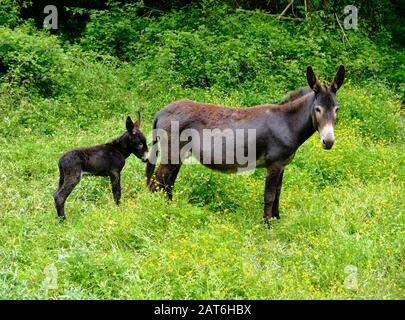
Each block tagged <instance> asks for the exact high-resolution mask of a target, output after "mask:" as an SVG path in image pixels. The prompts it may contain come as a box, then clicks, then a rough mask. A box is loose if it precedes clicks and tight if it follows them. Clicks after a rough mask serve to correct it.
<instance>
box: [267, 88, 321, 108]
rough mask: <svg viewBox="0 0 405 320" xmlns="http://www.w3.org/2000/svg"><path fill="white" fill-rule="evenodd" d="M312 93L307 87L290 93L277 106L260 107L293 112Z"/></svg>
mask: <svg viewBox="0 0 405 320" xmlns="http://www.w3.org/2000/svg"><path fill="white" fill-rule="evenodd" d="M312 92H313V91H312V90H311V89H310V88H309V87H303V88H300V89H297V90H294V91H291V92H290V93H289V94H287V95H286V96H285V97H284V99H283V100H282V101H281V102H280V103H279V104H265V105H261V106H265V107H270V108H271V109H272V110H280V111H285V112H294V111H296V110H298V109H300V108H301V107H302V106H303V105H304V103H305V101H306V99H308V95H309V94H310V93H312Z"/></svg>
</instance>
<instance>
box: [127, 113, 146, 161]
mask: <svg viewBox="0 0 405 320" xmlns="http://www.w3.org/2000/svg"><path fill="white" fill-rule="evenodd" d="M140 126H141V114H140V113H138V120H136V122H133V121H132V119H131V117H129V116H128V117H127V122H126V127H127V133H126V135H127V139H128V149H129V151H130V152H131V153H133V154H134V155H135V156H137V157H138V158H139V159H141V160H142V161H143V162H146V160H147V159H148V146H147V144H146V138H145V136H144V135H143V133H142V132H141V130H140V129H139V128H140Z"/></svg>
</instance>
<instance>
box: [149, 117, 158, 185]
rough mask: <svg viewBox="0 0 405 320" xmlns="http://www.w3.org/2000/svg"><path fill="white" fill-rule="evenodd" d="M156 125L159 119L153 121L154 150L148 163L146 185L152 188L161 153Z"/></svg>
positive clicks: (152, 149)
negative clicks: (152, 180) (159, 152)
mask: <svg viewBox="0 0 405 320" xmlns="http://www.w3.org/2000/svg"><path fill="white" fill-rule="evenodd" d="M156 124H157V118H155V120H154V121H153V131H152V139H153V142H152V148H151V150H150V153H149V157H148V160H147V163H146V185H147V186H150V182H151V179H152V176H153V173H154V172H155V168H156V161H157V156H158V151H159V145H158V140H157V133H156Z"/></svg>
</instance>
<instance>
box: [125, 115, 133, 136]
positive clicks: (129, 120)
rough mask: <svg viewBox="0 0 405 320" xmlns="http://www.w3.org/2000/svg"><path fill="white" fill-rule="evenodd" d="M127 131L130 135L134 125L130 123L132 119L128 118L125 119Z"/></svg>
mask: <svg viewBox="0 0 405 320" xmlns="http://www.w3.org/2000/svg"><path fill="white" fill-rule="evenodd" d="M126 126H127V130H128V132H129V133H132V132H133V131H134V126H135V125H134V123H133V122H132V119H131V117H130V116H128V117H127V122H126Z"/></svg>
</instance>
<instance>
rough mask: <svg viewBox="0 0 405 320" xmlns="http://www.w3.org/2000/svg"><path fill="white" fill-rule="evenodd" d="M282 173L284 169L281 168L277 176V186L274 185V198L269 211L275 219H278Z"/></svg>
mask: <svg viewBox="0 0 405 320" xmlns="http://www.w3.org/2000/svg"><path fill="white" fill-rule="evenodd" d="M283 174H284V169H282V170H281V173H280V176H279V177H278V183H277V187H276V198H275V199H274V202H273V208H272V211H271V215H272V217H275V218H277V219H280V213H279V201H280V193H281V186H282V184H283Z"/></svg>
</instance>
